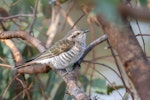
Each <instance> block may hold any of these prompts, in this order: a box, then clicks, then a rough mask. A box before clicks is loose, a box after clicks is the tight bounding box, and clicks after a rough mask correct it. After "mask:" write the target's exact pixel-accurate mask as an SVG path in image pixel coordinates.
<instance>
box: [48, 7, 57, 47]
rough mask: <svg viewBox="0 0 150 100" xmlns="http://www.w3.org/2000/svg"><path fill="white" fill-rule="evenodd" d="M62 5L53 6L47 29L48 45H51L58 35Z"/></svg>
mask: <svg viewBox="0 0 150 100" xmlns="http://www.w3.org/2000/svg"><path fill="white" fill-rule="evenodd" d="M59 12H60V5H58V6H56V7H52V18H51V23H50V26H49V28H48V31H47V33H46V34H47V35H48V39H47V42H46V47H50V45H51V44H52V42H53V39H54V37H55V35H56V32H57V27H58V23H59V19H60V13H59Z"/></svg>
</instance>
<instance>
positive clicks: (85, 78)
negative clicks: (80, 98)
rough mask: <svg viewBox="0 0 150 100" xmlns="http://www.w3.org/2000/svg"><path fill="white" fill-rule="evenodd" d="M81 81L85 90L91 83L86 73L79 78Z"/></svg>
mask: <svg viewBox="0 0 150 100" xmlns="http://www.w3.org/2000/svg"><path fill="white" fill-rule="evenodd" d="M79 81H80V82H81V83H82V85H83V88H84V91H86V89H87V86H88V83H89V80H88V78H87V77H86V76H85V75H81V76H80V78H79Z"/></svg>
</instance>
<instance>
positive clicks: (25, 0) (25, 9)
mask: <svg viewBox="0 0 150 100" xmlns="http://www.w3.org/2000/svg"><path fill="white" fill-rule="evenodd" d="M35 1H36V0H13V2H12V6H11V8H10V11H9V13H10V14H12V15H15V14H21V13H25V14H26V13H32V8H34V4H35Z"/></svg>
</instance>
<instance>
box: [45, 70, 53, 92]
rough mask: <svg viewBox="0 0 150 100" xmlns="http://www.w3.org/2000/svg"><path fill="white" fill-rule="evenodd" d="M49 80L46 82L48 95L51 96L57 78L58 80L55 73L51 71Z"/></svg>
mask: <svg viewBox="0 0 150 100" xmlns="http://www.w3.org/2000/svg"><path fill="white" fill-rule="evenodd" d="M48 76H49V78H48V80H47V82H46V90H45V91H46V94H47V95H48V94H50V93H51V91H52V90H53V89H54V85H55V83H56V81H55V78H56V74H55V73H54V71H50V72H49V75H48Z"/></svg>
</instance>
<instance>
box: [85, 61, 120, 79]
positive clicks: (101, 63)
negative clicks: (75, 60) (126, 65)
mask: <svg viewBox="0 0 150 100" xmlns="http://www.w3.org/2000/svg"><path fill="white" fill-rule="evenodd" d="M83 62H86V63H93V64H98V65H102V66H104V67H106V68H108V69H110V70H112V71H113V72H114V73H115V74H116V75H117V76H118V77H119V78H120V79H121V77H120V75H119V74H118V73H117V71H115V70H114V69H113V68H111V67H110V66H108V65H106V64H102V63H98V62H94V61H87V60H83Z"/></svg>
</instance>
